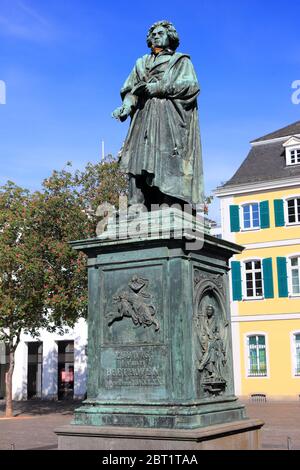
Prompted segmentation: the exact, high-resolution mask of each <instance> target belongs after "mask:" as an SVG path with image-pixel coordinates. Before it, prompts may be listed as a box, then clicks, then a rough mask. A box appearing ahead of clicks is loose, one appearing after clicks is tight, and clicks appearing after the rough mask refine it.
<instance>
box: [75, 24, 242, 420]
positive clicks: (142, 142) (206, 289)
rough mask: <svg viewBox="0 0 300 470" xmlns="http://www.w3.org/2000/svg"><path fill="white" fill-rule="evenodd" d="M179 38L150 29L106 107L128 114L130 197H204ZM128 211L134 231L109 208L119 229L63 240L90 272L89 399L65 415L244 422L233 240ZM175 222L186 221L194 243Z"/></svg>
mask: <svg viewBox="0 0 300 470" xmlns="http://www.w3.org/2000/svg"><path fill="white" fill-rule="evenodd" d="M178 44H179V39H178V35H177V32H176V30H175V28H174V27H173V26H172V25H171V24H170V23H169V22H165V21H164V22H159V23H156V24H155V25H154V26H153V27H152V28H150V30H149V33H148V45H149V46H151V47H152V53H151V54H150V55H146V56H144V57H142V58H141V59H138V61H137V63H136V66H135V67H134V69H133V71H132V73H131V74H130V76H129V78H128V79H127V80H126V82H125V85H124V86H123V88H122V92H121V94H122V98H123V105H122V107H121V108H118V109H117V110H116V111H115V112H114V116H115V117H116V118H118V119H120V120H121V121H123V120H125V119H126V118H127V117H128V116H131V118H132V121H131V125H130V129H129V133H128V136H127V138H126V141H125V144H124V147H123V150H122V156H121V166H122V167H123V168H124V169H125V171H126V172H127V173H128V174H129V177H130V204H132V203H133V202H144V203H145V204H146V205H147V206H149V205H151V203H159V202H166V201H167V202H174V201H178V200H179V201H185V202H188V203H190V204H193V205H196V204H198V203H199V202H203V183H202V162H201V149H200V134H199V128H198V116H197V101H196V99H197V95H198V93H199V86H198V82H197V78H196V75H195V72H194V69H193V66H192V63H191V61H190V59H189V57H188V56H187V55H185V54H180V53H177V52H175V51H176V48H177V46H178ZM136 217H137V218H138V220H137V222H136V223H137V225H138V226H139V227H140V230H141V231H140V233H136V234H135V235H132V236H129V235H128V233H127V232H126V230H125V228H126V224H127V222H130V223H132V220H133V223H135V221H136V218H135V217H133V218H132V217H127V219H126V217H125V218H122V217H121V215H120V214H118V217H117V216H116V217H115V222H116V225H117V231H116V232H114V230H115V227H114V225H113V223H112V221H111V223H109V224H108V227H107V229H106V230H105V231H104V233H103V234H101V236H99V237H98V238H95V239H91V240H84V241H77V242H73V243H72V245H73V247H74V248H75V249H77V250H81V251H83V252H85V253H86V254H87V256H88V273H89V315H88V329H89V330H88V331H89V333H88V388H87V400H86V401H85V402H84V404H83V406H82V407H81V408H79V409H78V410H76V412H75V418H74V423H75V424H77V425H93V426H125V427H126V426H129V427H138V428H170V429H195V428H198V427H204V426H209V425H213V424H218V423H228V422H232V421H238V420H241V419H244V418H245V411H244V407H243V406H242V405H241V404H239V403H238V402H237V398H236V397H235V396H234V390H233V365H232V342H231V330H230V310H229V294H228V276H227V272H228V270H229V267H228V260H229V259H230V258H231V256H233V255H234V254H238V253H240V251H241V250H242V248H241V247H239V246H237V245H234V244H231V243H229V242H225V241H221V240H218V239H216V238H214V237H210V236H209V235H207V234H205V237H204V242H203V245H202V244H201V243H200V245H199V242H200V241H203V228H204V227H203V225H201V224H202V223H201V222H199V219H198V218H196V217H195V216H194V215H192V214H191V215H190V216H188V215H187V213H186V212H183V211H182V210H180V209H178V208H177V209H174V208H173V209H170V208H163V209H160V210H158V211H156V212H154V213H153V212H152V213H142V214H140V215H139V216H136ZM189 217H190V218H189ZM150 219H151V220H150ZM183 220H184V221H185V222H188V221H191V220H192V227H194V228H195V230H193V237H192V239H193V240H194V241H197V243H198V245H197V243H196V245H195V247H193V246H190V243H189V242H188V240H189V237H190V235H191V234H190V228H189V229H188V230H187V229H186V228H182V227H181V223H182V221H183ZM149 221H150V225H149V224H148V222H149ZM170 221H171V222H170ZM160 223H161V225H160ZM150 226H151V228H152V229H153V228H157V230H156V231H155V233H154V234H153V232H151V233H150V235H149V233H146V232H147V229H144V228H143V227H150ZM180 227H181V228H180ZM168 229H170V230H169V231H168ZM143 230H144V231H143ZM113 233H116V236H112V234H113ZM117 233H118V236H117ZM178 235H180V236H179V237H178Z"/></svg>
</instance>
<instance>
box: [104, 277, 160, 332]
mask: <svg viewBox="0 0 300 470" xmlns="http://www.w3.org/2000/svg"><path fill="white" fill-rule="evenodd" d="M148 284H149V281H148V280H147V279H143V278H141V277H138V276H133V277H132V279H131V280H130V282H129V284H128V286H129V290H127V291H122V292H121V293H120V294H118V295H116V296H115V297H114V298H113V299H114V304H115V305H116V306H117V308H116V311H115V312H110V313H108V314H107V315H106V319H107V320H108V325H109V326H110V325H112V324H113V323H114V322H115V321H117V320H122V319H123V318H124V317H127V318H131V320H132V323H133V324H134V325H135V326H143V327H144V328H146V327H149V326H151V325H154V327H155V331H158V330H159V329H160V325H159V322H158V320H157V319H156V318H154V315H155V313H156V309H155V307H154V306H153V305H151V304H149V303H147V299H149V300H150V299H151V294H149V293H148V292H146V288H147V287H148Z"/></svg>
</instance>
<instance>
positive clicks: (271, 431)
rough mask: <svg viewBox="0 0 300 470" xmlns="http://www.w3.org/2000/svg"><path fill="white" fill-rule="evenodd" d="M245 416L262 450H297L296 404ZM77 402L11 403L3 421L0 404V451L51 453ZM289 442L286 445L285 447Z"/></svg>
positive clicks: (259, 407)
mask: <svg viewBox="0 0 300 470" xmlns="http://www.w3.org/2000/svg"><path fill="white" fill-rule="evenodd" d="M245 404H246V407H247V411H248V416H249V417H250V418H259V419H262V420H263V421H265V426H264V427H263V431H262V448H263V449H266V450H270V449H274V450H276V449H277V450H279V449H287V448H288V445H289V446H290V448H291V449H292V450H300V427H299V422H300V402H267V403H249V402H245ZM78 406H80V404H79V403H78V402H54V401H51V402H48V401H40V400H32V401H27V402H15V403H14V407H15V408H14V412H15V416H16V417H15V418H13V419H5V418H4V408H5V403H4V401H3V400H2V401H0V449H1V450H10V449H12V448H14V449H16V450H21V449H35V450H55V449H56V448H57V438H56V435H55V434H54V433H53V430H54V429H55V428H57V427H59V426H62V425H64V424H69V423H70V422H71V420H72V415H73V410H74V409H75V408H77V407H78ZM288 438H289V444H288Z"/></svg>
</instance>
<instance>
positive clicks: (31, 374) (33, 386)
mask: <svg viewBox="0 0 300 470" xmlns="http://www.w3.org/2000/svg"><path fill="white" fill-rule="evenodd" d="M86 345H87V324H86V322H85V320H83V319H81V320H79V321H78V322H77V324H76V325H75V327H74V328H73V329H71V328H66V329H65V333H64V334H63V335H59V334H56V333H48V332H46V331H41V334H40V337H39V338H32V337H31V336H29V335H24V334H23V335H22V337H21V342H20V344H19V345H18V347H17V350H16V353H15V369H14V374H13V399H14V400H26V399H28V398H33V397H37V398H43V399H63V398H74V399H83V398H84V396H85V393H86V359H87V358H86ZM7 368H8V355H7V354H5V347H4V345H3V344H2V348H1V351H0V398H1V397H3V396H4V393H5V372H6V370H7Z"/></svg>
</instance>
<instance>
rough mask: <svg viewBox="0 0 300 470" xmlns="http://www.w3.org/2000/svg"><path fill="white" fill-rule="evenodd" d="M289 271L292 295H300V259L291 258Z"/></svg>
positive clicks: (297, 257)
mask: <svg viewBox="0 0 300 470" xmlns="http://www.w3.org/2000/svg"><path fill="white" fill-rule="evenodd" d="M289 261H290V263H289V268H290V269H289V270H290V293H291V294H293V295H299V294H300V275H299V270H300V257H299V256H294V257H293V258H290V260H289Z"/></svg>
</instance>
